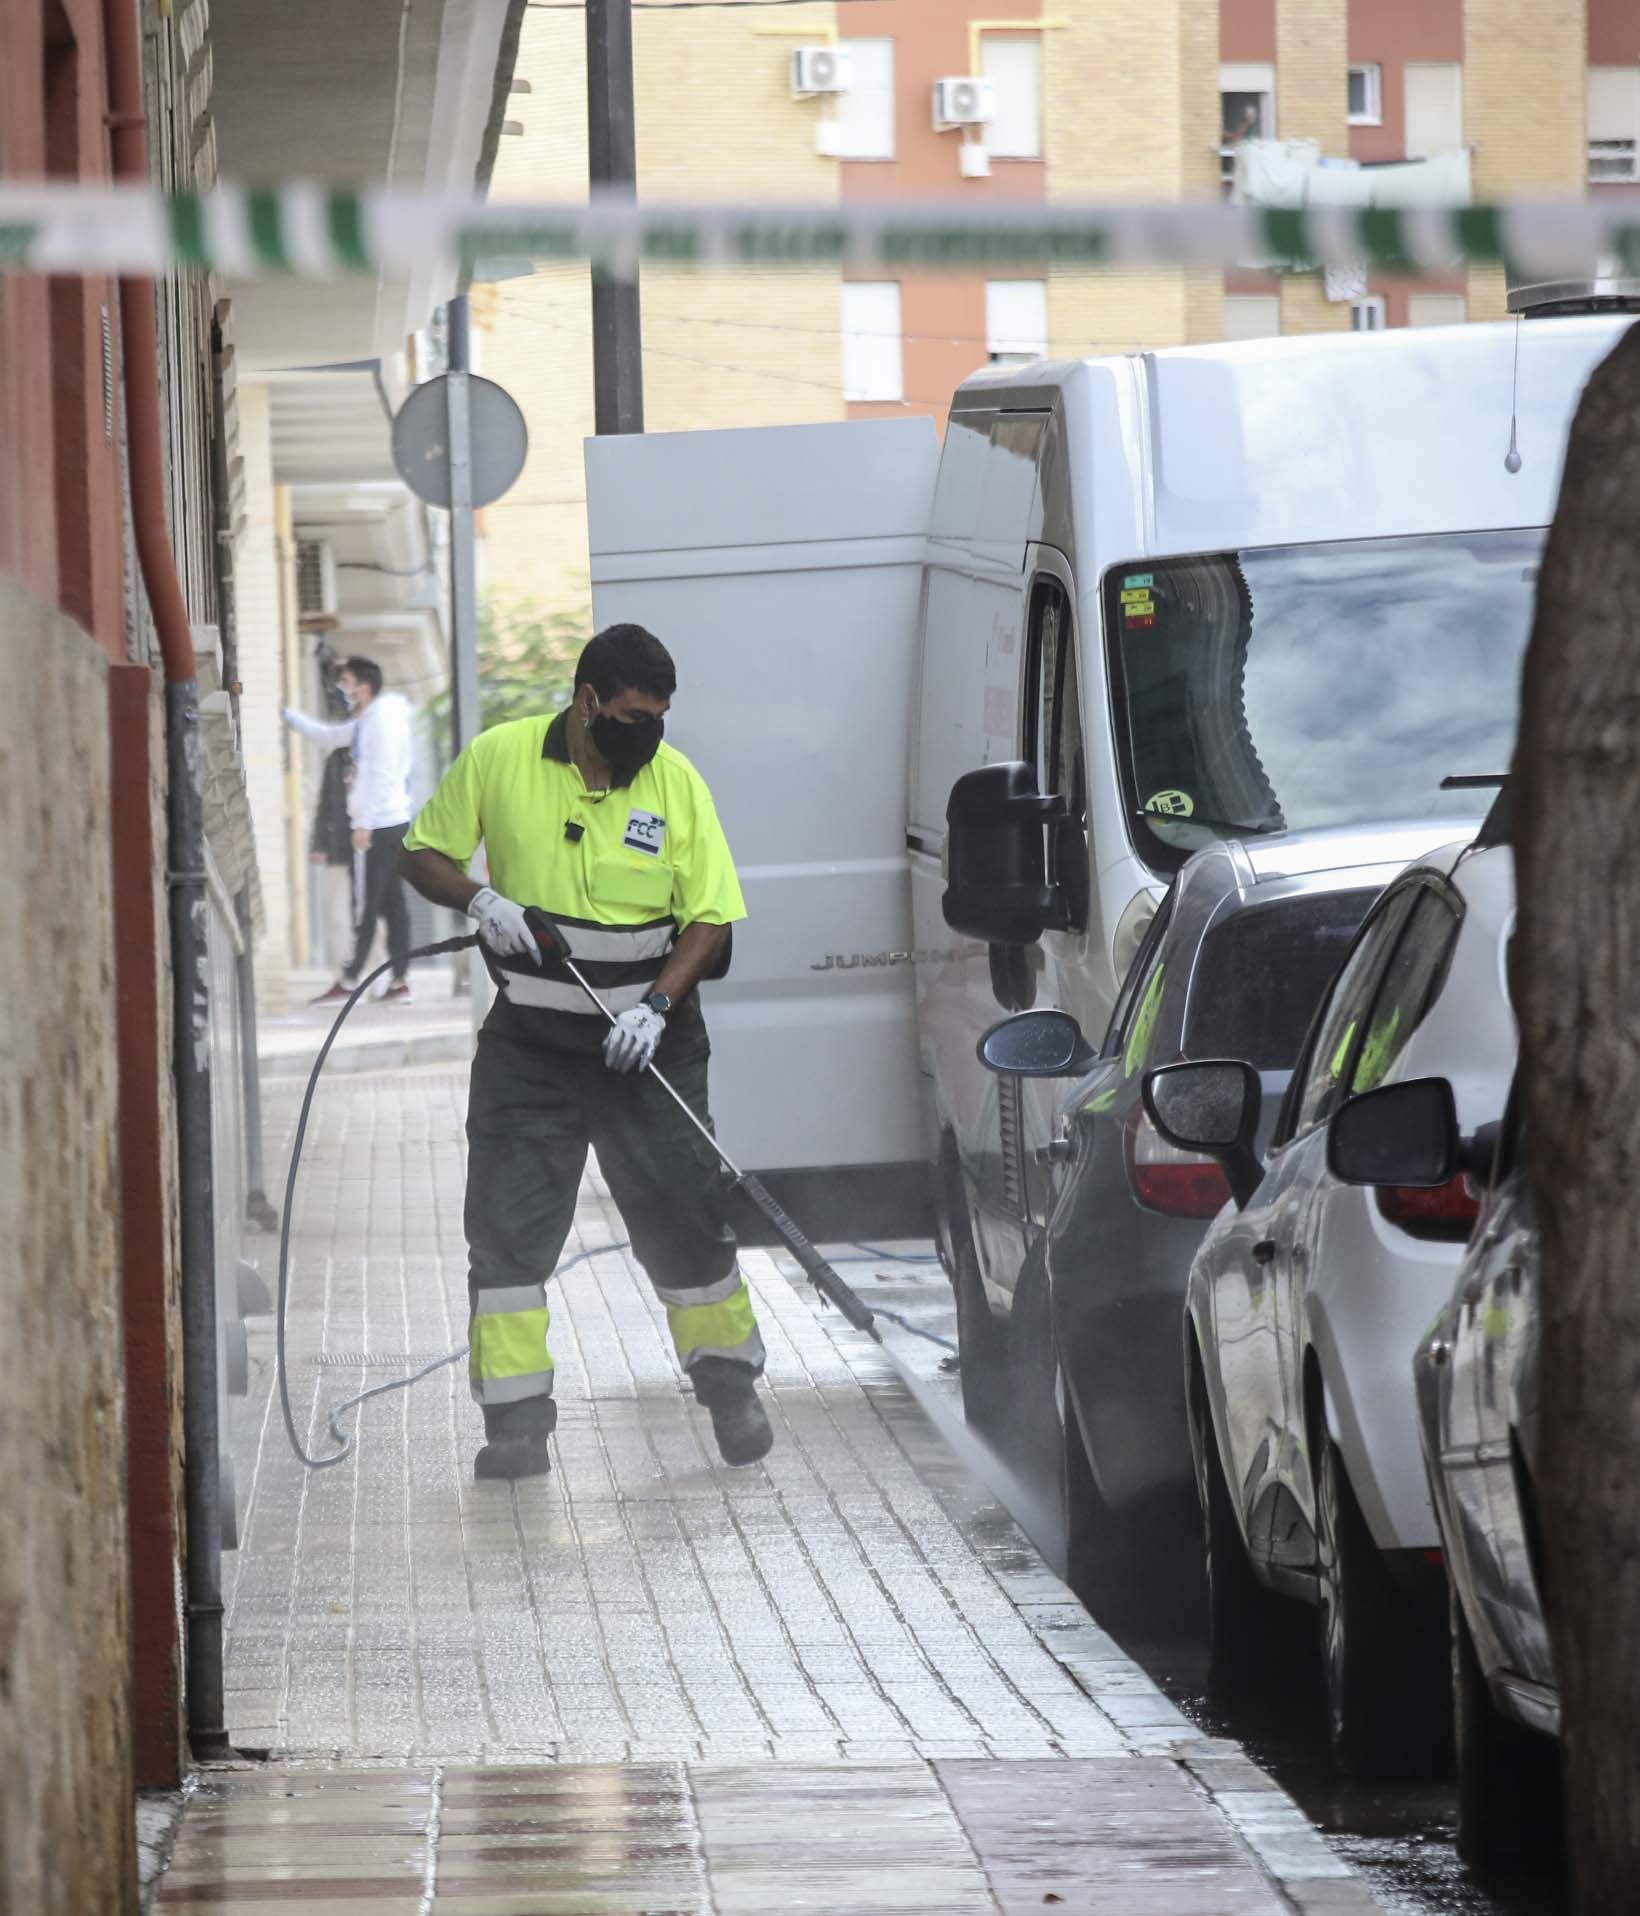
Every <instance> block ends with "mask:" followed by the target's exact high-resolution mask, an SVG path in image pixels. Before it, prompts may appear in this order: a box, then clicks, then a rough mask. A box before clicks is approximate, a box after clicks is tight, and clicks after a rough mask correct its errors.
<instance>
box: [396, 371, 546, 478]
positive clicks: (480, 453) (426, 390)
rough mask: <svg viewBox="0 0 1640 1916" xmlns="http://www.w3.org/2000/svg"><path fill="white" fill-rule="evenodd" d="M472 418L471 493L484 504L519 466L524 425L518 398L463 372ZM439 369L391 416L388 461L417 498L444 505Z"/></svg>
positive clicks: (443, 395)
mask: <svg viewBox="0 0 1640 1916" xmlns="http://www.w3.org/2000/svg"><path fill="white" fill-rule="evenodd" d="M465 377H466V380H467V400H468V409H469V414H470V417H471V419H472V447H473V450H472V498H473V504H474V506H487V505H491V504H493V503H494V501H495V500H497V499H499V498H500V497H501V495H502V494H503V493H504V492H507V491H508V490H510V488H511V487H512V486H513V484H514V483H515V482H516V480H517V478H518V475H519V474H520V473H521V472H522V471H523V470H524V457H525V455H526V453H528V451H529V449H530V435H529V430H528V428H527V427H526V426H525V424H524V415H523V414H522V413H521V412H520V411H519V409H518V401H517V400H516V399H514V398H513V396H512V394H511V393H510V392H508V391H507V390H506V389H505V388H504V387H502V386H498V385H497V384H496V383H495V381H494V380H493V379H480V378H479V377H478V376H477V374H475V373H468V374H466V375H465ZM449 379H450V375H449V374H448V373H441V374H440V375H439V377H438V378H437V379H429V380H428V381H426V383H425V384H423V385H420V386H418V387H417V388H416V389H415V391H414V392H413V393H411V395H410V397H409V398H408V399H407V400H406V401H405V402H404V404H403V405H402V406H401V407H400V408H399V410H398V413H397V415H396V417H395V418H394V420H393V464H394V465H395V466H396V467H397V468H398V474H399V477H400V478H401V479H402V480H403V481H404V483H405V484H406V485H407V486H408V487H409V488H410V490H411V491H412V492H413V493H414V494H415V495H416V497H417V498H418V499H425V500H426V501H427V503H428V505H430V506H442V507H444V509H445V510H446V511H448V510H449V507H450V429H449V428H450V415H449V410H448V408H449V400H448V396H447V395H448V382H449Z"/></svg>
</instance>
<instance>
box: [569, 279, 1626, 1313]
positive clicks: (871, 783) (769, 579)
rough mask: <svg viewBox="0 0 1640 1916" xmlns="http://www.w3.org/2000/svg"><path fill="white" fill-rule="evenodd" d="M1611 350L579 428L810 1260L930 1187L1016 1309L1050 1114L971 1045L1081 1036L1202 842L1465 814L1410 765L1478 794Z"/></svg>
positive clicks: (1225, 360) (766, 1169)
mask: <svg viewBox="0 0 1640 1916" xmlns="http://www.w3.org/2000/svg"><path fill="white" fill-rule="evenodd" d="M1625 323H1626V322H1624V321H1623V320H1621V319H1618V318H1611V317H1604V316H1601V317H1589V318H1556V319H1554V320H1535V321H1532V322H1529V323H1526V324H1524V325H1523V326H1522V325H1521V324H1520V323H1519V322H1516V323H1515V324H1501V325H1475V326H1466V327H1454V328H1441V329H1429V330H1409V331H1395V332H1387V333H1379V334H1373V335H1352V334H1340V335H1328V336H1324V337H1308V338H1289V339H1279V340H1265V341H1250V342H1243V343H1238V344H1229V345H1219V346H1208V347H1190V348H1182V349H1178V350H1175V351H1168V352H1159V353H1154V354H1140V355H1131V356H1124V357H1118V358H1107V359H1098V360H1087V361H1075V362H1064V363H1058V362H1056V363H1042V364H1037V365H1034V366H1029V367H1025V368H1022V369H1018V370H1009V371H996V372H984V373H981V374H979V375H977V376H976V377H975V378H973V379H971V380H969V381H968V382H967V383H965V384H964V385H963V387H962V388H961V389H960V390H959V392H958V393H957V394H956V396H955V399H954V401H953V404H952V409H951V415H950V420H949V424H948V427H947V430H946V434H945V440H944V445H943V448H941V447H939V446H937V444H936V440H935V435H934V433H933V431H932V429H931V428H930V427H929V425H928V424H927V422H926V421H922V420H903V421H886V422H875V421H874V422H859V423H850V424H842V425H822V426H797V427H789V428H769V429H761V430H750V431H741V432H712V433H691V434H660V435H652V436H649V437H644V438H625V439H621V438H611V439H596V440H591V441H589V442H588V444H587V480H588V486H587V491H588V517H589V525H590V532H591V550H592V577H593V587H594V611H595V615H596V619H597V622H598V623H599V624H600V625H603V624H607V623H611V622H613V621H615V620H618V619H636V620H639V621H641V622H643V623H644V624H646V625H648V626H650V628H651V629H652V630H654V631H655V632H657V633H658V634H659V635H660V636H661V637H662V638H663V639H664V640H665V641H666V643H667V644H668V645H669V646H670V647H671V648H672V650H673V652H674V653H675V655H676V656H677V659H678V664H679V671H680V687H679V695H678V699H677V701H676V705H675V708H674V710H675V717H674V720H673V721H672V724H671V733H670V735H671V736H672V737H673V739H674V740H675V742H676V743H677V744H678V745H679V746H680V747H681V748H682V749H683V750H684V751H686V752H688V753H689V754H690V755H691V756H692V757H693V758H694V759H695V760H696V762H697V763H698V764H699V765H700V767H701V769H702V770H703V771H704V772H705V774H706V776H707V778H708V779H709V780H710V782H711V783H712V786H713V788H714V791H715V792H716V795H717V799H718V805H719V810H720V812H721V814H722V816H723V819H724V822H725V825H726V827H727V829H728V833H729V838H730V843H731V845H732V846H733V848H734V850H735V852H736V854H737V859H738V861H739V863H740V867H741V874H742V878H743V880H744V882H745V887H746V893H747V900H748V905H749V909H750V913H751V918H750V922H749V923H748V924H747V925H746V926H745V927H744V928H743V929H742V932H741V934H740V935H739V937H738V938H737V942H736V949H735V959H734V967H733V970H732V971H731V974H730V976H729V978H728V979H727V980H726V981H725V982H724V983H723V984H721V985H717V986H713V987H712V988H711V997H710V1001H709V1005H708V1017H709V1021H710V1024H711V1029H712V1034H713V1041H714V1047H715V1049H716V1052H717V1063H716V1067H715V1071H716V1078H715V1085H716V1089H715V1093H714V1095H715V1099H716V1104H717V1111H716V1115H717V1118H718V1121H719V1126H720V1129H721V1131H722V1132H723V1135H724V1138H725V1142H726V1143H727V1145H728V1147H729V1149H730V1150H731V1151H732V1152H735V1153H738V1154H739V1155H740V1157H741V1158H742V1159H743V1160H744V1161H745V1162H746V1163H747V1164H748V1166H749V1167H750V1168H756V1169H758V1170H759V1171H760V1172H761V1173H762V1174H763V1175H764V1177H765V1179H766V1180H767V1181H768V1182H770V1184H771V1186H774V1187H777V1188H783V1192H784V1196H785V1199H786V1201H787V1202H788V1204H789V1206H790V1208H792V1209H793V1211H794V1212H795V1214H796V1215H798V1216H799V1217H800V1218H801V1219H802V1220H803V1221H804V1222H805V1224H806V1225H807V1228H808V1229H809V1230H810V1232H811V1234H813V1235H815V1236H819V1237H826V1238H838V1237H851V1238H856V1237H862V1236H869V1235H870V1234H872V1233H875V1232H888V1231H893V1230H896V1229H908V1228H912V1227H914V1226H915V1225H916V1224H917V1223H918V1222H919V1221H920V1217H921V1216H926V1208H925V1207H926V1204H927V1200H928V1198H929V1197H930V1195H932V1197H933V1198H934V1200H935V1202H936V1206H937V1208H938V1210H939V1213H940V1225H941V1235H942V1241H943V1242H944V1244H945V1247H946V1249H947V1252H948V1253H949V1250H950V1246H951V1242H952V1235H951V1234H952V1233H955V1232H957V1231H964V1232H971V1235H972V1241H973V1244H974V1248H975V1249H976V1251H977V1253H978V1257H979V1262H980V1268H981V1271H982V1273H983V1277H984V1281H985V1286H986V1291H987V1293H988V1295H989V1297H990V1300H991V1302H992V1304H993V1305H994V1306H996V1307H998V1308H1002V1309H1006V1307H1007V1301H1008V1298H1009V1296H1010V1294H1011V1291H1012V1288H1013V1286H1014V1283H1015V1280H1016V1278H1017V1275H1018V1272H1019V1269H1020V1266H1021V1264H1022V1262H1023V1260H1024V1257H1025V1255H1026V1252H1027V1250H1028V1249H1029V1247H1030V1245H1031V1243H1032V1242H1033V1241H1034V1238H1035V1236H1036V1235H1037V1232H1038V1230H1039V1228H1040V1225H1041V1222H1042V1215H1043V1214H1042V1209H1041V1198H1042V1192H1043V1188H1044V1185H1043V1180H1044V1176H1045V1173H1044V1171H1043V1169H1042V1168H1041V1166H1040V1164H1039V1162H1038V1159H1037V1155H1036V1154H1037V1152H1038V1150H1039V1149H1040V1148H1041V1147H1042V1146H1043V1145H1045V1144H1046V1142H1047V1140H1048V1137H1049V1131H1050V1125H1051V1122H1052V1117H1053V1106H1054V1099H1055V1096H1056V1093H1055V1091H1054V1088H1053V1087H1052V1085H1051V1084H1050V1085H1042V1084H1040V1083H1038V1084H1033V1083H1032V1081H1030V1080H1019V1079H1009V1078H1003V1079H999V1078H997V1077H995V1076H993V1075H992V1074H990V1073H988V1072H987V1071H985V1070H984V1069H983V1068H982V1067H981V1066H980V1064H979V1063H978V1060H977V1057H976V1055H975V1047H976V1044H977V1042H978V1039H979V1037H980V1035H981V1033H982V1032H983V1031H984V1030H985V1029H986V1027H987V1026H989V1025H990V1024H991V1023H993V1022H994V1021H995V1020H996V1019H997V1018H999V1017H1000V1016H1002V1015H1004V1013H1005V1012H1006V1011H1008V1010H1010V1009H1013V1008H1017V1007H1021V1006H1024V1005H1027V1004H1033V1003H1034V1004H1038V1005H1059V1006H1062V1007H1064V1008H1065V1009H1066V1010H1069V1011H1071V1012H1073V1013H1074V1014H1075V1015H1076V1017H1077V1018H1078V1019H1079V1020H1080V1022H1081V1024H1082V1027H1083V1030H1084V1031H1085V1032H1086V1033H1087V1034H1088V1036H1089V1037H1090V1038H1091V1039H1093V1040H1094V1041H1095V1042H1097V1041H1098V1039H1099V1037H1100V1036H1101V1035H1102V1033H1103V1029H1104V1025H1105V1022H1106V1020H1107V1018H1108V1016H1109V1012H1110V1008H1111V1005H1112V1003H1113V1001H1114V998H1115V994H1116V989H1117V986H1118V984H1119V982H1120V979H1121V977H1122V974H1123V971H1124V969H1125V967H1126V965H1127V963H1128V960H1129V959H1130V958H1131V956H1132V954H1133V952H1134V951H1135V950H1136V949H1137V947H1138V943H1139V941H1140V938H1141V937H1142V935H1143V932H1144V929H1145V926H1146V924H1147V923H1148V921H1149V918H1150V916H1151V914H1152V912H1153V911H1154V909H1155V905H1156V902H1157V900H1158V899H1159V898H1160V896H1161V895H1162V891H1163V888H1164V887H1165V885H1166V882H1167V879H1168V877H1169V875H1170V874H1171V873H1172V872H1173V871H1174V870H1176V869H1177V867H1178V866H1179V865H1180V864H1181V863H1182V862H1183V860H1184V858H1185V857H1186V856H1188V854H1189V852H1190V851H1192V850H1194V849H1195V848H1196V847H1198V846H1199V845H1201V844H1202V843H1203V842H1204V841H1205V839H1206V838H1207V837H1208V836H1211V835H1215V834H1226V835H1238V836H1246V835H1249V834H1254V833H1262V832H1266V831H1268V832H1278V831H1280V830H1283V829H1292V830H1299V829H1302V828H1303V827H1306V826H1322V825H1333V826H1336V825H1345V824H1350V823H1356V822H1393V821H1395V820H1401V819H1418V820H1427V819H1431V818H1439V817H1441V816H1443V815H1448V814H1449V815H1451V816H1453V817H1454V818H1459V819H1461V818H1464V817H1468V816H1473V815H1474V813H1475V809H1476V801H1475V799H1474V796H1473V794H1467V795H1465V794H1454V793H1443V792H1442V790H1441V789H1440V787H1441V780H1442V779H1443V777H1445V776H1446V775H1448V774H1466V773H1467V774H1486V773H1497V772H1501V771H1503V770H1504V769H1505V768H1506V765H1507V761H1508V759H1509V757H1510V754H1511V751H1512V747H1513V737H1514V718H1515V702H1516V689H1517V680H1518V662H1519V656H1520V652H1521V649H1522V647H1523V645H1524V642H1525V637H1526V633H1527V628H1528V624H1529V621H1530V615H1531V605H1532V595H1533V582H1534V579H1535V576H1536V560H1537V551H1538V548H1539V546H1540V544H1541V538H1542V528H1543V527H1544V526H1546V524H1547V523H1548V520H1549V518H1550V515H1551V513H1552V510H1553V506H1554V501H1555V496H1556V491H1557V487H1558V483H1559V475H1560V465H1561V457H1562V452H1563V448H1564V443H1565V437H1566V432H1567V428H1568V424H1569V422H1570V418H1571V414H1572V411H1573V408H1574V407H1575V405H1576V402H1577V398H1578V395H1579V393H1580V391H1581V389H1582V386H1583V382H1584V380H1585V379H1586V378H1587V376H1588V373H1589V371H1590V370H1591V368H1592V367H1593V366H1594V364H1595V363H1596V362H1597V361H1598V360H1599V359H1600V358H1602V357H1603V356H1604V355H1605V353H1606V352H1608V351H1609V350H1610V348H1611V346H1612V345H1613V344H1614V343H1615V341H1616V339H1617V337H1618V336H1619V334H1620V333H1621V331H1622V329H1623V326H1624V324H1625ZM1517 347H1518V350H1519V364H1518V376H1517V370H1516V364H1515V359H1516V352H1517ZM1512 429H1513V442H1514V443H1515V444H1518V448H1519V453H1520V459H1519V462H1518V470H1510V469H1509V466H1510V465H1512V464H1514V463H1516V462H1513V461H1510V462H1508V463H1506V454H1507V453H1508V451H1509V449H1510V446H1511V443H1512ZM959 782H960V785H959ZM954 788H958V796H957V799H956V802H955V806H953V789H954ZM1271 849H1272V851H1275V850H1276V849H1277V848H1275V847H1272V848H1271ZM908 879H909V882H908ZM953 924H955V925H957V926H958V927H960V928H961V929H960V930H959V931H953V929H952V925H953ZM930 1167H935V1168H938V1167H943V1169H944V1173H945V1175H944V1176H943V1177H936V1178H935V1179H933V1180H932V1183H931V1182H930V1180H929V1178H928V1176H927V1173H928V1170H929V1168H930Z"/></svg>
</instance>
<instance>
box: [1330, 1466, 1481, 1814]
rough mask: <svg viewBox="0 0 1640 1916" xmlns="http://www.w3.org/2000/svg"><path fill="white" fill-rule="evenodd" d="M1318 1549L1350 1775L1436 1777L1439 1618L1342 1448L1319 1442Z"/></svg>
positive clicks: (1340, 1749)
mask: <svg viewBox="0 0 1640 1916" xmlns="http://www.w3.org/2000/svg"><path fill="white" fill-rule="evenodd" d="M1315 1449H1316V1451H1317V1452H1318V1453H1319V1455H1318V1463H1319V1468H1318V1470H1317V1473H1316V1526H1315V1528H1316V1554H1317V1557H1318V1558H1319V1570H1320V1578H1319V1583H1320V1593H1321V1675H1322V1684H1323V1689H1324V1694H1325V1699H1326V1710H1327V1736H1328V1740H1329V1741H1330V1743H1331V1744H1332V1751H1333V1756H1334V1758H1335V1759H1336V1761H1337V1763H1338V1766H1339V1768H1340V1769H1342V1770H1343V1771H1344V1773H1345V1774H1346V1775H1347V1776H1354V1777H1362V1778H1388V1777H1402V1776H1430V1775H1433V1774H1435V1773H1437V1772H1438V1771H1439V1770H1441V1769H1442V1768H1444V1767H1445V1761H1446V1754H1447V1716H1448V1712H1447V1702H1446V1690H1447V1685H1446V1682H1445V1680H1444V1679H1445V1672H1444V1670H1443V1668H1442V1665H1443V1663H1444V1660H1445V1658H1444V1645H1443V1643H1442V1641H1441V1631H1440V1629H1439V1625H1438V1622H1437V1621H1436V1620H1435V1619H1434V1618H1432V1617H1429V1616H1426V1615H1425V1614H1424V1612H1423V1611H1422V1610H1420V1609H1419V1608H1418V1607H1417V1606H1416V1605H1414V1604H1413V1603H1412V1602H1410V1601H1409V1599H1408V1598H1407V1597H1406V1596H1405V1595H1404V1594H1403V1592H1402V1590H1401V1589H1400V1586H1399V1585H1398V1584H1397V1583H1396V1582H1395V1580H1394V1578H1393V1577H1392V1576H1391V1575H1390V1573H1389V1570H1388V1568H1387V1567H1386V1565H1385V1563H1384V1560H1383V1558H1382V1557H1381V1556H1380V1554H1379V1551H1378V1546H1377V1544H1375V1543H1374V1542H1373V1539H1372V1532H1371V1531H1370V1530H1369V1529H1368V1528H1367V1520H1366V1518H1365V1517H1363V1516H1362V1514H1361V1506H1360V1505H1359V1504H1358V1503H1357V1502H1356V1499H1355V1492H1354V1491H1353V1490H1352V1489H1351V1488H1350V1481H1349V1478H1348V1476H1347V1475H1346V1474H1345V1470H1344V1460H1343V1458H1342V1457H1341V1456H1340V1455H1339V1451H1338V1446H1337V1445H1336V1444H1335V1443H1333V1442H1332V1441H1331V1440H1330V1439H1329V1438H1327V1437H1326V1436H1325V1435H1323V1436H1321V1437H1320V1438H1319V1439H1318V1440H1317V1442H1316V1445H1315Z"/></svg>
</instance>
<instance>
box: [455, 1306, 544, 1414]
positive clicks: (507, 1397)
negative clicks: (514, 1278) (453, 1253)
mask: <svg viewBox="0 0 1640 1916" xmlns="http://www.w3.org/2000/svg"><path fill="white" fill-rule="evenodd" d="M472 1304H473V1311H472V1316H471V1319H470V1321H469V1324H468V1346H469V1348H468V1353H467V1377H468V1381H469V1383H470V1384H471V1386H472V1392H473V1401H474V1403H477V1404H519V1403H522V1402H524V1400H525V1399H526V1398H530V1397H550V1396H551V1395H552V1352H551V1351H550V1350H548V1349H547V1326H548V1325H549V1324H550V1323H551V1322H552V1313H551V1312H550V1311H549V1310H548V1309H547V1305H546V1300H545V1297H544V1295H543V1293H542V1289H541V1286H540V1285H539V1284H510V1285H506V1286H504V1287H502V1288H499V1289H493V1290H481V1291H477V1292H475V1293H474V1296H473V1299H472Z"/></svg>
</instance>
